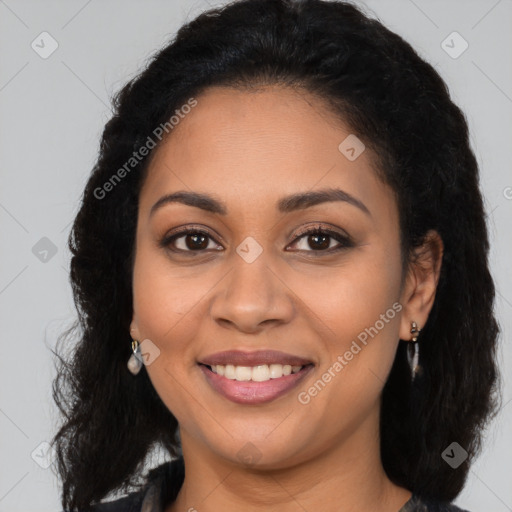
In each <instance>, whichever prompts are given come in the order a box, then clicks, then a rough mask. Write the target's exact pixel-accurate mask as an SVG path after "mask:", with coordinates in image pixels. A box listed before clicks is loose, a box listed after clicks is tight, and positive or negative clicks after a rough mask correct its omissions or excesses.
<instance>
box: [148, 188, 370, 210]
mask: <svg viewBox="0 0 512 512" xmlns="http://www.w3.org/2000/svg"><path fill="white" fill-rule="evenodd" d="M333 201H343V202H346V203H349V204H351V205H353V206H355V207H357V208H359V209H360V210H361V211H363V212H364V213H365V214H366V215H368V216H370V217H371V213H370V211H369V210H368V208H367V207H366V206H365V204H364V203H363V202H362V201H360V200H359V199H357V198H355V197H354V196H352V195H350V194H349V193H348V192H345V191H344V190H341V189H339V188H326V189H321V190H313V191H308V192H299V193H297V194H292V195H290V196H286V197H283V198H281V199H280V200H279V201H278V203H277V209H278V211H279V212H281V213H291V212H294V211H297V210H305V209H306V208H311V207H312V206H316V205H318V204H321V203H328V202H333ZM169 203H181V204H184V205H187V206H193V207H195V208H200V209H201V210H205V211H207V212H210V213H216V214H219V215H227V213H228V210H227V208H226V205H225V204H224V203H222V202H221V201H219V200H218V199H215V198H214V197H212V196H210V195H208V194H202V193H199V192H190V191H185V190H180V191H178V192H174V193H172V194H167V195H165V196H163V197H161V198H160V199H159V200H158V201H157V202H156V203H155V204H154V205H153V206H152V207H151V210H150V212H149V216H150V217H151V216H152V215H153V214H154V213H155V212H156V211H157V210H158V209H160V208H162V207H163V206H164V205H167V204H169Z"/></svg>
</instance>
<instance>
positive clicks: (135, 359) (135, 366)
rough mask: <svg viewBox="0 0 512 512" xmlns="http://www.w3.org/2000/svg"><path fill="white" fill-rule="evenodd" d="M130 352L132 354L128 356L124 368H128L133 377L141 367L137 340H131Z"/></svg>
mask: <svg viewBox="0 0 512 512" xmlns="http://www.w3.org/2000/svg"><path fill="white" fill-rule="evenodd" d="M132 351H133V354H132V355H131V356H130V359H128V364H127V365H126V366H128V370H130V372H131V373H132V374H133V375H137V374H138V373H139V372H140V369H141V368H142V365H143V363H142V355H141V353H140V344H139V342H138V341H137V340H132Z"/></svg>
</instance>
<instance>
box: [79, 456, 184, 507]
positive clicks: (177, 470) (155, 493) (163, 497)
mask: <svg viewBox="0 0 512 512" xmlns="http://www.w3.org/2000/svg"><path fill="white" fill-rule="evenodd" d="M183 478H184V465H183V459H182V458H181V457H180V458H179V459H175V460H173V461H170V462H165V463H163V464H161V465H160V466H158V467H156V468H153V469H151V470H149V472H148V473H147V475H146V477H145V484H144V485H143V487H142V489H141V490H139V491H134V492H131V493H130V494H128V495H126V496H122V497H121V498H118V499H116V500H112V501H106V502H102V503H96V504H94V505H92V506H91V508H90V509H89V510H90V512H141V511H147V510H150V511H152V512H153V511H154V512H160V511H161V510H163V508H164V506H166V505H168V504H169V503H170V502H172V501H174V499H175V498H176V495H177V494H178V491H179V489H180V487H181V484H182V483H183Z"/></svg>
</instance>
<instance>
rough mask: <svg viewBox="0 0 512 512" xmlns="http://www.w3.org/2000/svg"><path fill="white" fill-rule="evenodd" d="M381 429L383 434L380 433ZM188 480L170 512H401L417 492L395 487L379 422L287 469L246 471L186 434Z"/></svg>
mask: <svg viewBox="0 0 512 512" xmlns="http://www.w3.org/2000/svg"><path fill="white" fill-rule="evenodd" d="M375 424H376V425H377V429H376V428H375ZM181 441H182V448H183V457H184V461H185V480H184V482H183V485H182V487H181V489H180V492H179V494H178V497H177V499H176V501H175V502H174V503H172V504H171V505H170V506H169V507H168V508H166V510H165V512H178V511H190V512H194V511H200V512H216V511H218V510H223V511H225V512H231V511H233V512H234V511H237V512H239V511H240V510H244V512H256V511H258V512H259V511H260V510H262V507H263V509H264V510H266V511H269V512H296V511H297V510H300V509H301V508H302V509H303V510H318V509H319V508H320V509H321V510H322V511H324V512H335V511H336V512H339V511H343V512H356V511H361V510H379V511H382V512H398V511H399V510H400V508H401V507H402V506H403V505H404V504H405V503H406V502H407V501H408V500H409V498H410V497H411V492H410V491H408V490H407V489H404V488H402V487H399V486H397V485H395V484H393V483H392V482H391V481H390V480H389V478H388V477H387V475H386V473H385V471H384V469H383V467H382V463H381V460H380V447H379V436H378V421H377V422H375V421H371V419H370V418H368V424H367V425H359V427H358V428H357V430H356V431H355V432H353V433H352V434H351V435H350V436H349V437H348V438H345V439H344V440H342V441H339V442H338V443H337V444H335V446H334V447H332V440H331V441H330V442H329V447H326V448H325V449H324V450H321V451H319V452H318V454H317V455H315V456H311V457H309V458H307V460H304V461H303V462H299V463H297V464H294V465H290V466H289V467H286V468H285V469H276V470H271V471H263V470H258V469H256V468H244V467H241V466H239V465H237V464H236V463H233V462H231V461H229V460H227V459H225V458H222V457H220V456H218V455H217V454H215V453H212V452H211V451H207V450H206V449H205V448H204V447H201V446H199V445H198V444H197V442H196V441H195V440H194V439H192V438H189V437H188V436H187V434H186V433H185V432H182V433H181Z"/></svg>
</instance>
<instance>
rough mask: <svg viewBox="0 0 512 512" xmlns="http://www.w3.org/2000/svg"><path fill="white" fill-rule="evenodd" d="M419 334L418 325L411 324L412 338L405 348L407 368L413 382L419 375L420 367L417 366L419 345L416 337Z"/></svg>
mask: <svg viewBox="0 0 512 512" xmlns="http://www.w3.org/2000/svg"><path fill="white" fill-rule="evenodd" d="M420 332H421V329H418V324H417V323H416V322H411V334H412V338H411V340H410V341H409V346H408V347H407V359H408V361H409V366H410V367H411V377H412V380H413V381H414V378H415V377H416V375H419V374H420V373H421V366H420V365H419V358H420V345H419V343H418V336H419V334H420Z"/></svg>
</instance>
